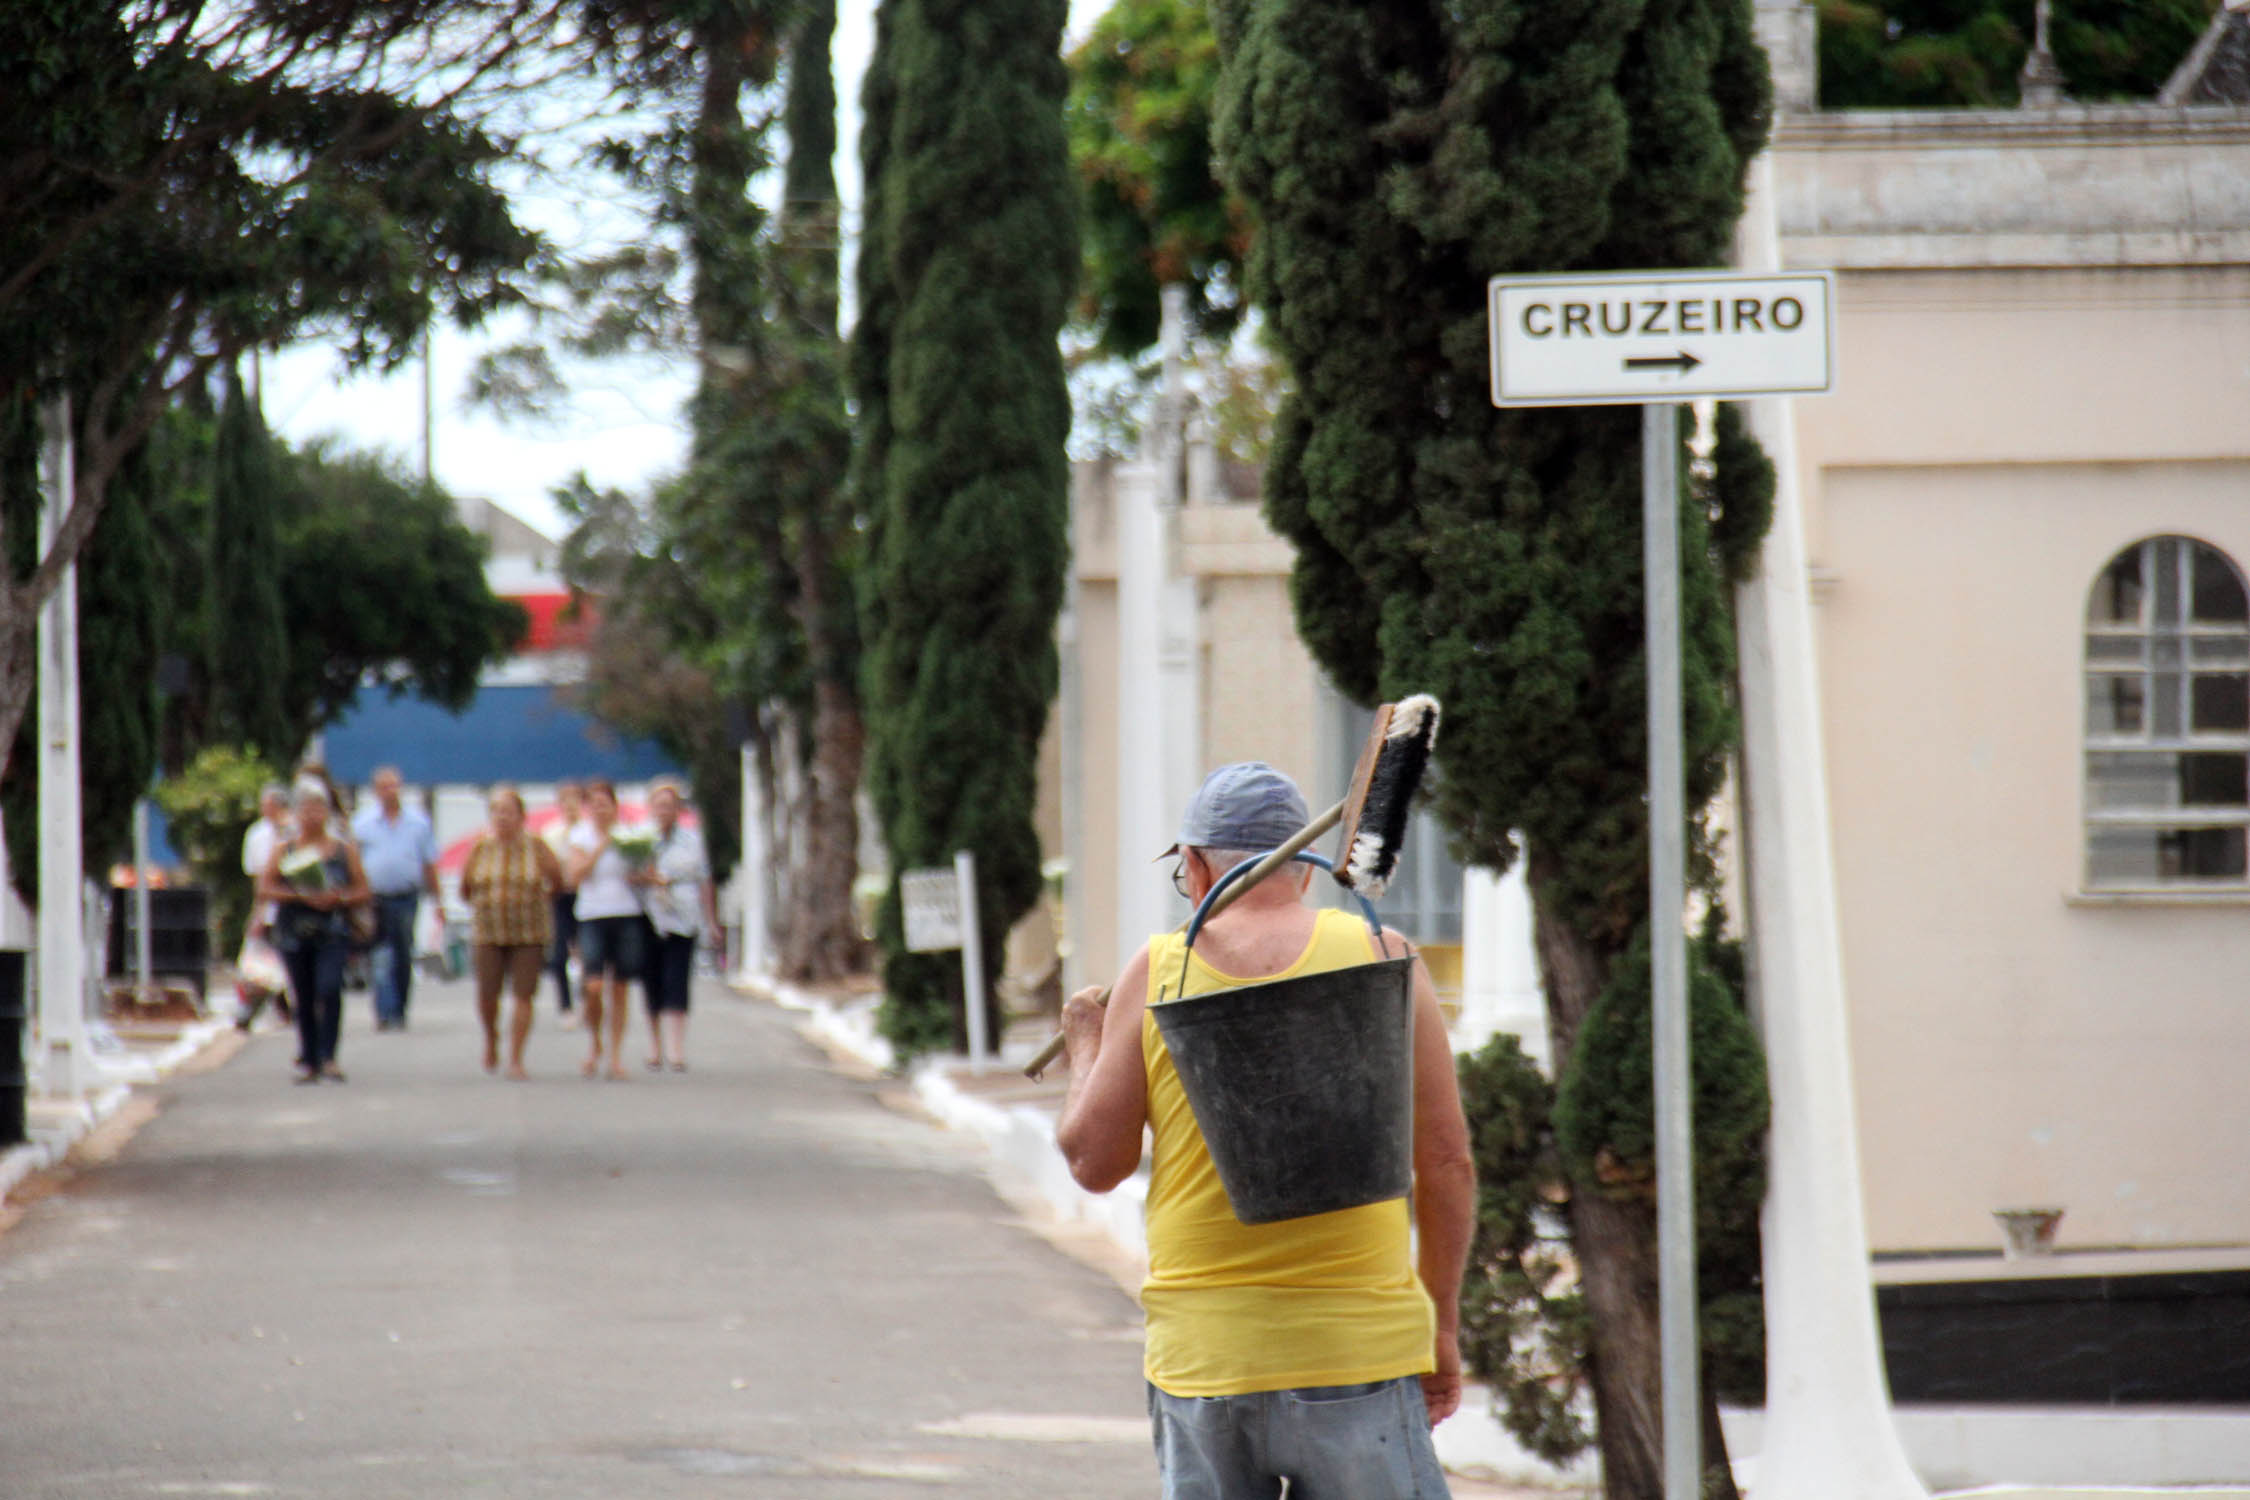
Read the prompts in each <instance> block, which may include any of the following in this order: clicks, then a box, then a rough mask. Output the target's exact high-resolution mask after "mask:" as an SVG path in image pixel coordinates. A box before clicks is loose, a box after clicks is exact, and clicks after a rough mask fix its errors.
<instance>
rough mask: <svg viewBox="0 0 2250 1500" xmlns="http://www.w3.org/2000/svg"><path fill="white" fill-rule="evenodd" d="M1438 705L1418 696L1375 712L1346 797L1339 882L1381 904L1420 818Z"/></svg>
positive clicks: (1433, 746)
mask: <svg viewBox="0 0 2250 1500" xmlns="http://www.w3.org/2000/svg"><path fill="white" fill-rule="evenodd" d="M1437 726H1438V702H1437V699H1435V698H1432V697H1431V696H1430V695H1429V694H1427V693H1416V694H1415V695H1414V696H1413V697H1411V698H1401V699H1400V700H1399V701H1398V702H1396V703H1386V704H1383V705H1382V706H1381V707H1379V708H1377V709H1376V710H1375V724H1374V727H1373V728H1372V729H1370V730H1369V731H1368V735H1367V743H1366V744H1365V745H1364V746H1363V747H1361V749H1360V752H1359V765H1358V766H1357V767H1356V768H1355V769H1354V770H1353V771H1352V785H1351V790H1350V791H1349V792H1348V793H1346V794H1345V797H1344V818H1343V829H1344V832H1343V837H1342V841H1341V842H1340V843H1339V844H1338V845H1337V848H1338V850H1339V851H1340V857H1339V858H1338V859H1337V861H1336V880H1337V883H1338V884H1340V885H1346V886H1349V887H1351V888H1352V889H1353V890H1355V891H1357V892H1359V893H1360V894H1361V895H1362V896H1365V897H1366V898H1367V899H1368V900H1370V901H1373V900H1377V899H1379V898H1380V897H1381V896H1382V894H1383V891H1384V889H1385V888H1386V887H1388V886H1389V885H1390V883H1391V875H1392V873H1393V872H1394V871H1396V870H1397V869H1398V856H1399V850H1400V849H1401V848H1402V847H1404V845H1405V843H1406V824H1407V820H1408V819H1409V818H1410V817H1411V816H1412V815H1413V812H1414V789H1415V788H1416V787H1418V786H1420V785H1421V784H1422V773H1423V772H1424V771H1426V770H1427V769H1429V764H1430V752H1431V751H1432V750H1434V749H1435V748H1436V746H1437Z"/></svg>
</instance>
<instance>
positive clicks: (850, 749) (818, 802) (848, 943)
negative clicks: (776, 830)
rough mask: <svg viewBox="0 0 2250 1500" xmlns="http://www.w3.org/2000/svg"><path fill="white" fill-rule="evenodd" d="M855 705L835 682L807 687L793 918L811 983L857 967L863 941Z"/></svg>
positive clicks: (859, 733)
mask: <svg viewBox="0 0 2250 1500" xmlns="http://www.w3.org/2000/svg"><path fill="white" fill-rule="evenodd" d="M862 739H863V733H862V730H861V727H860V721H859V705H858V704H857V703H855V702H853V701H852V697H851V694H850V693H848V692H847V691H846V690H845V689H844V688H843V686H842V685H841V684H839V683H836V682H833V681H828V680H823V681H821V682H819V683H817V684H815V685H814V689H813V753H812V760H811V765H810V767H809V770H810V776H809V777H808V780H809V783H810V785H809V786H808V788H807V795H806V797H805V820H804V834H805V837H804V857H803V862H802V864H801V865H800V866H799V869H798V872H797V881H798V887H799V889H800V890H801V891H802V892H803V895H804V905H803V911H802V913H801V915H800V918H799V921H800V925H801V931H800V933H799V938H800V954H799V956H800V959H801V963H802V972H801V973H799V974H795V975H792V977H794V978H800V979H803V980H806V981H810V982H813V983H819V982H822V981H828V980H836V979H841V978H843V977H844V976H845V975H847V974H850V973H853V972H854V971H856V970H857V969H859V968H860V967H861V964H862V958H863V953H862V948H863V946H864V945H863V944H862V942H861V939H860V935H859V919H858V914H857V912H856V911H855V910H854V908H853V905H852V884H853V881H854V880H855V879H856V878H857V877H858V874H859V804H858V792H859V765H860V752H861V744H862Z"/></svg>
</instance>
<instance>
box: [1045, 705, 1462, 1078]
mask: <svg viewBox="0 0 2250 1500" xmlns="http://www.w3.org/2000/svg"><path fill="white" fill-rule="evenodd" d="M1437 725H1438V702H1437V699H1435V698H1432V697H1431V696H1430V695H1429V694H1427V693H1416V694H1415V695H1414V696H1412V697H1410V698H1401V699H1400V700H1399V701H1398V702H1396V703H1385V704H1383V705H1382V706H1380V707H1379V708H1377V709H1376V710H1375V723H1374V725H1373V726H1372V727H1371V728H1370V729H1369V730H1368V733H1367V743H1366V744H1365V745H1363V746H1361V747H1360V752H1359V763H1358V765H1356V766H1354V767H1353V768H1352V780H1351V786H1350V788H1349V789H1348V790H1347V791H1346V792H1345V794H1344V800H1343V801H1341V802H1339V803H1337V804H1336V805H1335V806H1334V807H1331V808H1330V809H1328V811H1326V812H1324V813H1322V814H1321V815H1320V816H1319V817H1317V818H1314V819H1313V820H1312V821H1311V822H1310V823H1307V824H1306V825H1305V826H1304V827H1303V828H1301V829H1299V830H1298V831H1297V832H1296V833H1295V834H1293V835H1292V836H1291V837H1290V839H1289V840H1288V842H1287V843H1284V844H1283V845H1282V846H1281V847H1280V848H1278V849H1276V850H1274V851H1273V852H1272V853H1271V854H1268V855H1266V856H1265V857H1264V858H1262V859H1260V860H1259V861H1258V862H1257V864H1255V865H1253V866H1251V868H1250V873H1249V874H1248V875H1245V876H1244V877H1243V878H1242V879H1241V880H1239V881H1236V882H1235V883H1234V884H1233V885H1230V886H1228V887H1227V888H1226V889H1225V890H1223V891H1221V892H1219V894H1218V896H1217V897H1216V898H1215V899H1214V900H1213V901H1212V902H1211V909H1210V911H1209V912H1208V913H1206V915H1205V918H1204V920H1205V921H1209V920H1210V918H1212V917H1215V916H1217V915H1218V914H1219V913H1220V912H1222V911H1225V910H1226V909H1227V907H1229V906H1230V905H1232V904H1233V903H1234V901H1235V900H1236V899H1237V898H1238V897H1240V896H1241V895H1242V893H1243V892H1244V891H1246V890H1248V889H1250V887H1252V886H1254V885H1256V884H1257V883H1258V882H1259V881H1261V880H1263V879H1265V878H1266V877H1267V876H1268V875H1271V874H1272V873H1273V872H1274V871H1276V870H1278V869H1280V868H1281V867H1282V866H1283V865H1285V864H1287V863H1289V862H1290V861H1291V860H1293V859H1295V858H1296V857H1297V856H1298V855H1299V854H1301V853H1303V852H1304V851H1305V850H1306V849H1308V848H1310V847H1311V846H1312V844H1313V843H1314V841H1315V840H1317V839H1319V838H1320V837H1321V836H1322V835H1323V834H1325V833H1327V832H1328V830H1329V829H1331V828H1334V827H1335V826H1336V825H1337V824H1339V823H1341V824H1342V825H1343V828H1344V835H1343V838H1342V839H1341V840H1340V841H1339V842H1338V845H1337V848H1338V851H1339V853H1340V854H1341V856H1342V857H1341V858H1340V859H1338V861H1337V863H1336V882H1337V884H1339V885H1343V886H1347V887H1349V888H1351V889H1352V890H1355V891H1357V892H1358V893H1359V894H1360V895H1362V896H1364V897H1366V898H1367V899H1368V900H1370V901H1373V900H1377V899H1378V898H1380V897H1381V896H1382V894H1383V892H1384V890H1385V889H1386V888H1388V886H1389V885H1390V883H1391V876H1392V875H1393V874H1394V873H1396V871H1397V869H1398V853H1399V849H1400V847H1401V846H1402V845H1404V844H1405V842H1406V825H1407V821H1408V819H1409V818H1410V817H1411V816H1412V815H1413V812H1414V789H1415V788H1416V787H1417V786H1419V785H1421V782H1422V773H1423V772H1424V771H1425V770H1427V769H1428V768H1429V764H1430V752H1431V751H1432V750H1433V749H1435V748H1436V746H1437ZM1189 920H1191V921H1192V920H1193V918H1190V919H1189ZM1187 925H1188V924H1187V923H1186V922H1182V923H1181V924H1180V925H1179V927H1177V928H1175V929H1174V930H1175V931H1181V932H1184V931H1186V930H1187ZM1102 1003H1103V1004H1105V1005H1106V1004H1108V1003H1109V996H1108V995H1107V994H1106V993H1105V994H1104V995H1103V996H1102ZM1062 1049H1063V1039H1062V1037H1061V1036H1060V1035H1059V1034H1058V1035H1057V1036H1056V1037H1055V1039H1054V1040H1053V1041H1051V1042H1049V1043H1048V1044H1047V1045H1046V1046H1045V1047H1044V1048H1043V1049H1041V1051H1040V1053H1039V1055H1038V1056H1037V1057H1035V1058H1033V1059H1032V1060H1031V1065H1030V1066H1029V1067H1027V1068H1025V1069H1024V1070H1023V1071H1024V1076H1026V1077H1027V1078H1038V1077H1039V1076H1040V1075H1041V1074H1043V1073H1045V1072H1046V1071H1047V1068H1048V1066H1049V1065H1050V1064H1052V1063H1053V1062H1054V1060H1055V1059H1056V1057H1058V1056H1059V1055H1061V1053H1062Z"/></svg>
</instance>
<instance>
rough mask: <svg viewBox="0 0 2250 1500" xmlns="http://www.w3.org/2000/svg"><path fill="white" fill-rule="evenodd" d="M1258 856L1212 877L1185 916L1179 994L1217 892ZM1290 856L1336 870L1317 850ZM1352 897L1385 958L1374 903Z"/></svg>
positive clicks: (1385, 947) (1241, 874)
mask: <svg viewBox="0 0 2250 1500" xmlns="http://www.w3.org/2000/svg"><path fill="white" fill-rule="evenodd" d="M1262 858H1264V856H1263V855H1260V856H1258V857H1257V858H1254V859H1246V860H1244V861H1243V862H1242V863H1240V864H1238V865H1236V866H1235V867H1234V868H1233V869H1231V870H1229V871H1227V872H1226V873H1225V874H1224V875H1221V876H1220V877H1219V878H1218V879H1217V880H1214V881H1212V882H1211V889H1209V890H1208V891H1205V892H1204V893H1203V899H1202V900H1201V901H1199V902H1197V903H1196V907H1195V915H1194V916H1192V917H1190V918H1189V919H1188V928H1187V941H1186V942H1185V943H1182V944H1181V945H1180V984H1179V993H1180V994H1182V995H1184V994H1186V993H1187V971H1188V958H1189V956H1190V955H1192V954H1193V953H1194V952H1195V940H1196V937H1197V935H1198V934H1200V933H1201V932H1202V931H1203V923H1204V921H1205V920H1206V919H1207V918H1208V917H1210V915H1211V914H1212V911H1213V910H1214V907H1215V905H1223V904H1225V903H1223V902H1221V901H1220V900H1219V896H1220V893H1221V892H1223V891H1225V890H1226V888H1227V887H1228V886H1231V885H1233V884H1234V883H1235V882H1236V881H1238V880H1240V879H1242V878H1243V877H1244V876H1245V875H1248V874H1249V873H1250V872H1251V871H1252V870H1254V869H1256V868H1257V867H1258V860H1259V859H1262ZM1291 858H1292V859H1293V860H1302V861H1303V862H1304V863H1306V864H1308V865H1311V866H1313V867H1314V868H1315V869H1321V870H1326V871H1328V872H1329V873H1331V874H1333V873H1335V870H1336V863H1335V861H1334V860H1331V859H1330V858H1329V857H1328V856H1327V855H1325V854H1321V853H1318V852H1316V851H1314V850H1311V849H1300V850H1298V851H1297V853H1296V854H1295V855H1293V856H1291ZM1352 899H1353V900H1354V901H1357V902H1358V903H1359V909H1360V912H1361V914H1362V915H1364V916H1365V917H1366V918H1367V931H1368V935H1369V936H1371V937H1373V938H1374V939H1375V943H1376V946H1377V947H1378V948H1380V949H1381V950H1382V954H1383V957H1385V958H1389V957H1390V956H1391V945H1390V944H1389V943H1388V942H1387V941H1385V940H1384V937H1383V919H1382V918H1380V917H1378V916H1376V915H1375V903H1374V902H1372V901H1370V900H1368V899H1367V898H1366V897H1365V896H1364V895H1362V894H1360V893H1359V892H1358V891H1356V890H1355V891H1353V892H1352Z"/></svg>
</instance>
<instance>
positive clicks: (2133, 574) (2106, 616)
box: [2086, 546, 2148, 625]
mask: <svg viewBox="0 0 2250 1500" xmlns="http://www.w3.org/2000/svg"><path fill="white" fill-rule="evenodd" d="M2147 552H2148V548H2147V547H2146V546H2140V547H2130V548H2127V549H2126V550H2125V551H2123V552H2120V553H2118V554H2117V556H2116V557H2114V558H2112V559H2111V560H2110V564H2109V566H2108V567H2106V568H2104V569H2102V576H2101V577H2100V578H2098V579H2096V580H2095V581H2094V599H2093V603H2092V604H2090V605H2089V606H2088V607H2087V610H2086V620H2087V623H2088V624H2090V625H2138V624H2140V623H2141V594H2142V587H2141V559H2142V557H2143V556H2145V555H2146V554H2147Z"/></svg>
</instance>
